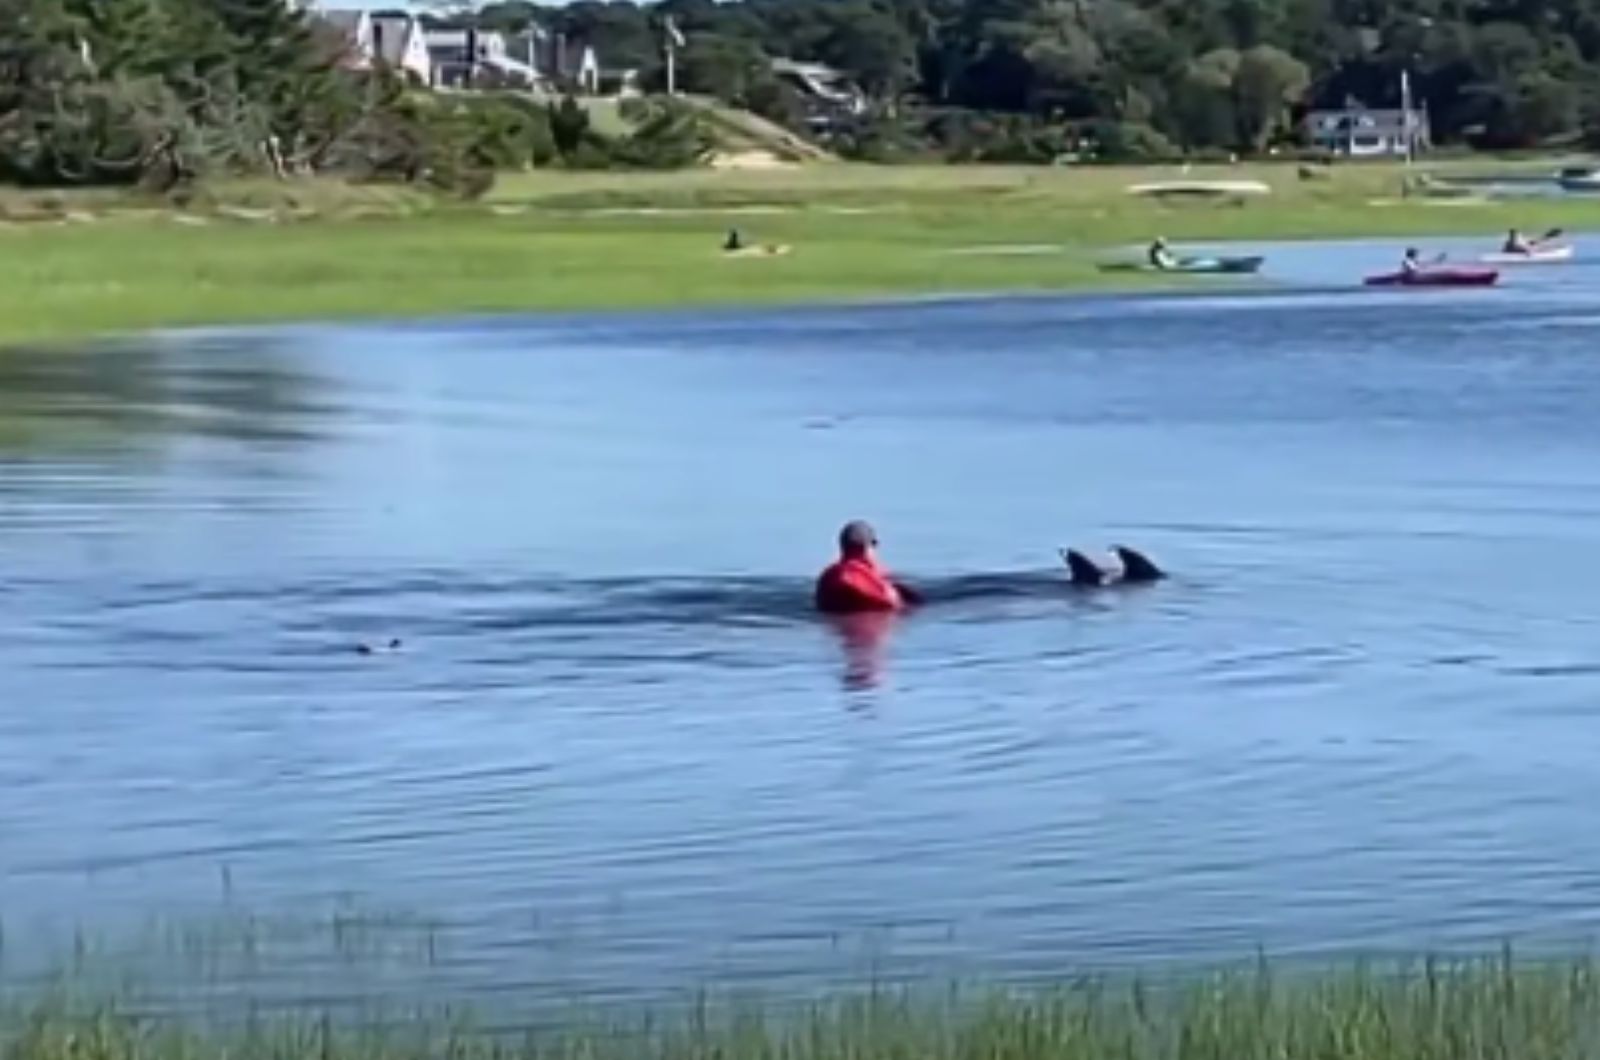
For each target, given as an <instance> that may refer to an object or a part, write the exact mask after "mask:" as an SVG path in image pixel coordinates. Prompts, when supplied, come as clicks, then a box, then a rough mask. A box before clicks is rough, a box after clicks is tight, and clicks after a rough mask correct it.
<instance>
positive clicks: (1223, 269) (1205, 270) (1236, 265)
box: [1100, 257, 1267, 276]
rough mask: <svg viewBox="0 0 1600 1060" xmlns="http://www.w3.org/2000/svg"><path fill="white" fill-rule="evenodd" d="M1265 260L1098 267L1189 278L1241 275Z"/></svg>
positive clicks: (1202, 260) (1201, 260)
mask: <svg viewBox="0 0 1600 1060" xmlns="http://www.w3.org/2000/svg"><path fill="white" fill-rule="evenodd" d="M1266 260H1267V259H1266V258H1262V257H1242V258H1182V259H1180V260H1179V261H1178V263H1177V264H1176V265H1173V266H1172V267H1171V268H1167V269H1161V268H1157V267H1156V266H1154V265H1151V264H1149V263H1148V262H1141V261H1113V262H1108V263H1106V264H1104V265H1101V266H1100V271H1101V272H1171V273H1185V274H1188V275H1191V276H1217V275H1223V274H1227V275H1235V276H1237V275H1241V274H1245V273H1253V272H1256V271H1258V270H1259V269H1260V268H1261V265H1262V263H1263V262H1264V261H1266Z"/></svg>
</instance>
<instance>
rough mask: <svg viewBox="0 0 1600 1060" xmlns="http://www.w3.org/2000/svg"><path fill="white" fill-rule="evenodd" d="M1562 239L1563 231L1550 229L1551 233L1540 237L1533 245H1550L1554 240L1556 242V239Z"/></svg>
mask: <svg viewBox="0 0 1600 1060" xmlns="http://www.w3.org/2000/svg"><path fill="white" fill-rule="evenodd" d="M1560 238H1561V229H1559V228H1552V229H1550V231H1548V232H1546V233H1545V234H1544V235H1542V236H1540V237H1539V238H1538V239H1535V240H1534V241H1533V245H1534V246H1539V245H1540V244H1541V243H1549V242H1551V241H1552V240H1556V239H1560Z"/></svg>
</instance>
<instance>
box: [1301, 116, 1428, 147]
mask: <svg viewBox="0 0 1600 1060" xmlns="http://www.w3.org/2000/svg"><path fill="white" fill-rule="evenodd" d="M1306 139H1307V140H1309V141H1310V143H1311V145H1312V146H1313V147H1316V148H1319V149H1321V150H1324V151H1327V152H1329V153H1330V154H1335V155H1344V156H1346V157H1349V158H1380V157H1385V156H1391V157H1395V158H1402V157H1405V156H1406V155H1407V154H1408V153H1415V152H1417V151H1425V150H1427V149H1428V147H1429V146H1430V145H1431V135H1430V129H1429V126H1428V112H1427V111H1425V110H1416V109H1412V110H1403V109H1402V110H1367V109H1366V108H1364V107H1347V108H1346V109H1344V110H1314V111H1312V112H1311V113H1310V114H1308V115H1306Z"/></svg>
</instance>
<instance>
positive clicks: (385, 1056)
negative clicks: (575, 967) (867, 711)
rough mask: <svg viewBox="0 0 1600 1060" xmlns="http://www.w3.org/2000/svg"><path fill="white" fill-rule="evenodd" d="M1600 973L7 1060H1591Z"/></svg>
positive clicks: (112, 1049)
mask: <svg viewBox="0 0 1600 1060" xmlns="http://www.w3.org/2000/svg"><path fill="white" fill-rule="evenodd" d="M1597 971H1600V968H1597V965H1596V964H1595V962H1594V961H1593V960H1591V959H1583V960H1575V961H1548V962H1527V963H1524V962H1520V961H1517V960H1515V959H1513V958H1512V957H1511V956H1510V955H1509V954H1506V955H1502V956H1501V957H1498V958H1494V959H1484V960H1458V961H1432V960H1423V961H1417V962H1414V963H1408V964H1398V965H1397V964H1373V965H1347V966H1331V967H1330V966H1324V967H1320V968H1302V969H1288V968H1279V967H1272V966H1268V965H1266V964H1261V965H1259V966H1257V967H1254V968H1248V969H1240V970H1236V971H1229V972H1222V973H1217V974H1211V975H1200V976H1194V977H1184V978H1169V979H1164V980H1159V981H1156V980H1140V979H1137V978H1132V977H1123V978H1106V979H1081V980H1073V981H1071V982H1066V983H1062V984H1061V985H1058V986H1055V987H1050V988H1040V989H1032V990H1020V989H1018V990H1001V989H990V990H984V989H956V988H950V989H946V990H942V991H937V992H933V993H927V992H923V991H918V990H914V989H913V990H884V989H878V990H869V991H864V992H860V993H855V994H850V995H846V996H840V997H836V998H833V999H825V1000H821V1001H813V1002H808V1003H805V1004H803V1005H788V1006H782V1007H777V1006H772V1007H765V1006H759V1005H753V1004H752V1005H734V1004H729V1005H723V1004H719V1003H713V1002H709V1001H702V1002H701V1003H699V1004H693V1005H689V1006H687V1007H686V1008H681V1009H678V1010H673V1011H663V1012H658V1013H656V1014H654V1015H646V1014H643V1013H637V1012H620V1013H619V1012H614V1011H613V1012H610V1013H609V1014H607V1015H604V1016H601V1017H600V1018H595V1016H594V1015H593V1014H590V1015H588V1016H584V1017H578V1018H574V1019H573V1020H555V1021H554V1022H549V1021H545V1022H541V1025H540V1027H541V1029H537V1030H528V1029H514V1030H501V1031H498V1032H490V1031H487V1030H474V1029H472V1028H473V1024H472V1023H471V1022H470V1021H467V1020H463V1019H462V1018H460V1017H459V1016H457V1017H444V1018H440V1019H437V1020H433V1019H426V1018H417V1019H413V1020H398V1021H397V1020H384V1021H378V1022H365V1023H360V1024H359V1025H358V1024H356V1023H352V1022H348V1021H346V1020H342V1019H335V1018H333V1017H330V1016H327V1015H323V1014H319V1013H318V1012H316V1011H315V1009H314V1006H312V1007H308V1008H307V1009H306V1010H305V1011H302V1012H290V1013H286V1014H279V1015H274V1016H261V1015H255V1016H252V1017H251V1018H249V1019H247V1020H244V1021H242V1022H240V1023H235V1024H212V1025H210V1026H209V1028H208V1027H206V1026H202V1025H199V1024H194V1023H185V1022H181V1021H179V1022H169V1021H165V1020H162V1019H158V1018H152V1017H148V1016H145V1017H139V1016H134V1015H130V1014H129V1013H128V1012H127V1011H126V1010H125V1009H119V1007H118V1006H116V1005H110V1004H108V1005H103V1006H100V1007H98V1008H94V1009H85V1008H83V1007H81V1006H79V1007H72V1006H67V1005H64V1004H60V1003H40V1004H37V1005H33V1006H25V1007H22V1008H20V1009H13V1010H11V1012H10V1014H9V1016H8V1017H7V1018H6V1020H5V1022H4V1031H3V1037H0V1042H3V1054H0V1055H4V1057H5V1058H6V1060H169V1058H170V1060H191V1058H201V1057H225V1056H226V1057H235V1058H238V1057H262V1058H265V1057H272V1058H280V1057H282V1058H289V1057H294V1058H303V1057H308V1056H309V1057H318V1058H320V1060H437V1058H440V1057H446V1058H458V1060H470V1058H480V1057H481V1058H485V1060H487V1058H496V1060H499V1058H513V1057H516V1058H528V1060H535V1058H541V1060H542V1058H552V1060H611V1058H615V1060H709V1058H726V1060H766V1058H770V1060H1108V1058H1127V1060H1252V1058H1259V1060H1298V1058H1306V1060H1588V1058H1592V1057H1594V1056H1595V1055H1597V1053H1600V975H1597Z"/></svg>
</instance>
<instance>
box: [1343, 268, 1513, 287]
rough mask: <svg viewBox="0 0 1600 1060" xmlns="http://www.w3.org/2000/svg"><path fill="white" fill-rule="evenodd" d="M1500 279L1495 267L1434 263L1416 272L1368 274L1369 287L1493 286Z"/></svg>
mask: <svg viewBox="0 0 1600 1060" xmlns="http://www.w3.org/2000/svg"><path fill="white" fill-rule="evenodd" d="M1499 279H1500V273H1499V272H1498V271H1496V270H1494V269H1475V268H1472V267H1470V266H1466V265H1434V266H1430V267H1428V268H1425V269H1418V270H1417V271H1416V272H1410V273H1408V272H1405V271H1404V270H1402V271H1400V272H1386V273H1384V274H1383V275H1381V276H1368V277H1367V280H1366V283H1367V286H1368V287H1491V286H1493V285H1494V283H1495V281H1497V280H1499Z"/></svg>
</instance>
